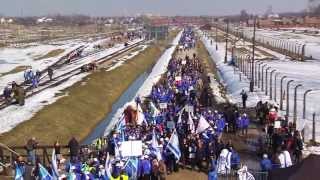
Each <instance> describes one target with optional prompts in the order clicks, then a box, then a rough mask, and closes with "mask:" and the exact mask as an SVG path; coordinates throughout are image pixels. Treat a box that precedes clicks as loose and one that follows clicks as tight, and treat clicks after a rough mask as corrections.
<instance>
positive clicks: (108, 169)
mask: <svg viewBox="0 0 320 180" xmlns="http://www.w3.org/2000/svg"><path fill="white" fill-rule="evenodd" d="M110 164H111V161H110V156H109V153H107V159H106V163H105V165H104V169H105V176H106V177H105V179H111V177H112V176H111V166H110Z"/></svg>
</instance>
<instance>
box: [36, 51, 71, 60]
mask: <svg viewBox="0 0 320 180" xmlns="http://www.w3.org/2000/svg"><path fill="white" fill-rule="evenodd" d="M64 51H65V50H64V49H55V50H52V51H50V52H48V53H47V54H45V55H43V56H40V57H37V58H35V60H36V61H39V60H42V59H47V58H51V57H56V56H58V55H60V54H62V53H63V52H64Z"/></svg>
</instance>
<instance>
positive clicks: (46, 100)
mask: <svg viewBox="0 0 320 180" xmlns="http://www.w3.org/2000/svg"><path fill="white" fill-rule="evenodd" d="M87 75H88V73H83V74H80V75H78V76H73V77H71V78H70V79H69V80H68V81H66V82H65V83H62V84H61V85H58V86H56V87H53V88H50V89H47V90H44V91H42V92H40V93H39V94H36V95H34V96H33V97H30V98H28V99H27V100H26V102H25V105H24V106H15V105H13V106H9V107H7V108H5V109H3V110H1V111H0V133H4V132H8V131H10V130H11V129H13V128H14V127H16V126H17V125H18V124H20V123H21V122H24V121H27V120H29V119H30V118H32V117H33V116H34V115H35V114H36V113H37V112H38V111H40V110H41V109H42V108H43V107H45V106H47V105H49V104H52V103H54V102H56V101H57V100H58V99H60V98H61V97H64V96H65V95H64V96H59V97H56V94H57V93H60V92H61V91H62V90H63V89H66V88H68V87H70V86H72V85H73V84H75V83H76V82H78V81H81V80H82V79H83V78H84V77H86V76H87Z"/></svg>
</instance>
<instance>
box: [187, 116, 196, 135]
mask: <svg viewBox="0 0 320 180" xmlns="http://www.w3.org/2000/svg"><path fill="white" fill-rule="evenodd" d="M188 115H189V117H188V125H189V129H190V131H191V133H194V132H195V125H194V123H193V119H192V114H191V113H190V112H189V113H188Z"/></svg>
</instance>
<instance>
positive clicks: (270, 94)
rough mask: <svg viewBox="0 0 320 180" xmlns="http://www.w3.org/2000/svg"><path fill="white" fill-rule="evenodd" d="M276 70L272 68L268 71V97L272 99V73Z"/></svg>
mask: <svg viewBox="0 0 320 180" xmlns="http://www.w3.org/2000/svg"><path fill="white" fill-rule="evenodd" d="M276 71H277V70H275V69H273V70H272V71H271V72H270V92H269V97H270V100H272V75H273V73H274V72H276Z"/></svg>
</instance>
